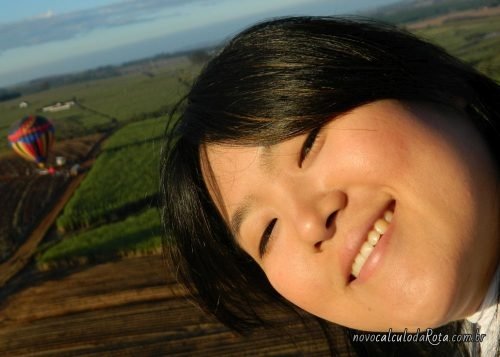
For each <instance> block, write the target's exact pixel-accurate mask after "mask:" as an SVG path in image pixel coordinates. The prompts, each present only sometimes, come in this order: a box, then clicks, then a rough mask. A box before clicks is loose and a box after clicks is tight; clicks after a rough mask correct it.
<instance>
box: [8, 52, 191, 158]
mask: <svg viewBox="0 0 500 357" xmlns="http://www.w3.org/2000/svg"><path fill="white" fill-rule="evenodd" d="M198 71H199V66H194V65H192V64H190V63H189V61H188V60H187V59H185V60H183V61H180V62H179V63H178V64H176V65H175V66H174V67H165V68H159V69H157V70H155V71H154V72H153V74H154V76H153V77H151V75H148V76H147V75H144V74H143V73H142V72H137V73H132V74H129V75H123V76H120V77H113V78H107V79H102V80H94V81H88V82H83V83H77V84H72V85H68V86H65V87H58V88H55V89H49V90H46V91H43V92H39V93H35V94H31V95H26V96H23V97H20V98H16V99H13V100H9V101H6V102H1V103H0V135H1V136H2V137H4V138H6V136H7V133H8V128H9V127H10V126H11V125H12V123H14V122H15V121H17V120H19V119H20V118H22V117H24V116H26V115H28V114H39V115H43V116H46V117H48V118H49V119H51V120H53V122H54V126H55V128H56V136H57V140H61V139H64V138H72V137H78V136H83V135H86V134H90V133H92V132H96V131H100V130H103V129H106V128H109V127H111V126H112V125H113V118H115V119H116V121H117V122H118V123H120V122H125V121H133V120H137V119H144V118H145V117H147V116H150V113H155V114H156V113H157V112H161V111H163V112H166V111H167V110H168V109H169V108H170V107H171V106H172V104H174V103H176V102H177V101H178V100H179V98H180V97H181V96H182V95H183V94H184V93H185V92H186V89H187V88H186V84H185V83H186V82H190V81H192V79H193V78H194V76H195V75H196V73H198ZM73 98H76V99H77V102H78V103H80V104H81V105H82V106H81V107H80V106H78V105H75V106H73V107H72V108H71V109H69V110H65V111H61V112H56V113H43V112H42V111H41V108H42V107H44V106H47V105H50V104H53V103H56V102H59V101H62V102H63V101H67V100H71V99H73ZM21 101H27V102H28V103H29V107H28V108H23V109H22V108H19V103H20V102H21ZM6 150H10V149H9V148H8V142H7V140H1V142H0V152H1V151H6Z"/></svg>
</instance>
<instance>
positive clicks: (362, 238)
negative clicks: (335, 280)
mask: <svg viewBox="0 0 500 357" xmlns="http://www.w3.org/2000/svg"><path fill="white" fill-rule="evenodd" d="M394 210H395V201H390V202H389V203H388V204H387V205H385V206H384V208H383V209H382V210H379V211H378V212H377V213H376V214H374V215H373V216H372V218H371V219H370V220H369V221H368V222H369V223H368V224H367V225H366V226H365V228H364V229H363V230H362V232H363V233H361V234H360V233H359V231H358V233H357V234H354V235H352V237H353V239H352V240H350V241H348V243H347V245H348V246H347V247H346V248H345V253H346V254H345V255H344V257H343V259H342V260H343V261H344V264H345V266H346V267H345V271H346V275H347V276H348V282H349V283H350V282H352V281H353V280H355V279H356V278H357V277H358V276H359V275H360V274H361V271H362V270H363V267H364V266H365V264H366V263H367V261H369V260H370V259H369V258H370V256H371V255H372V253H373V252H374V250H375V248H376V247H377V246H378V244H379V242H380V240H381V239H382V238H383V237H384V234H386V232H387V230H388V229H389V226H390V222H391V221H392V215H393V214H394Z"/></svg>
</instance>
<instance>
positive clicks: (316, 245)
mask: <svg viewBox="0 0 500 357" xmlns="http://www.w3.org/2000/svg"><path fill="white" fill-rule="evenodd" d="M321 243H323V241H321V240H320V241H319V242H316V243H315V244H314V248H316V250H320V249H321Z"/></svg>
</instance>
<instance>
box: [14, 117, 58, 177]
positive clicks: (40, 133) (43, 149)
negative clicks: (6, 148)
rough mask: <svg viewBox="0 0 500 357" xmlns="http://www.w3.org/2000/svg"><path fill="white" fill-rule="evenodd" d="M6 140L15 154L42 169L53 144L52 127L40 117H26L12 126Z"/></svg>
mask: <svg viewBox="0 0 500 357" xmlns="http://www.w3.org/2000/svg"><path fill="white" fill-rule="evenodd" d="M8 139H9V142H10V145H11V147H12V149H14V151H15V152H16V153H18V154H19V155H20V156H22V157H23V158H25V159H26V160H29V161H33V162H35V163H37V164H38V166H39V167H41V168H43V167H45V164H46V162H47V156H48V154H49V152H50V149H51V148H52V144H53V143H54V126H53V125H52V123H51V122H50V121H49V120H48V119H46V118H44V117H42V116H39V115H30V116H26V117H24V118H22V119H21V120H20V121H18V122H17V123H16V124H14V126H13V127H12V129H11V130H10V132H9V136H8Z"/></svg>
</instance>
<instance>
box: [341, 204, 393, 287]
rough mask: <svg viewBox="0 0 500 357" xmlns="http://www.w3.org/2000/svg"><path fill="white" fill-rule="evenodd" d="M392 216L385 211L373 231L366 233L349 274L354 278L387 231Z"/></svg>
mask: <svg viewBox="0 0 500 357" xmlns="http://www.w3.org/2000/svg"><path fill="white" fill-rule="evenodd" d="M393 214H394V212H392V211H389V210H387V211H385V212H384V215H383V218H379V219H377V221H376V222H375V224H374V225H373V229H372V230H370V232H368V237H367V239H366V242H364V243H363V245H362V246H361V249H360V251H359V253H358V255H356V258H355V259H354V263H353V264H352V268H351V274H352V275H353V276H354V277H356V278H357V277H358V275H359V272H360V271H361V268H363V265H364V264H365V262H366V260H367V259H368V257H369V256H370V254H371V253H372V251H373V249H374V248H375V246H376V245H377V243H378V241H379V239H380V237H381V236H382V235H383V234H384V233H385V232H386V231H387V228H388V227H389V223H390V222H391V220H392V215H393Z"/></svg>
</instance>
